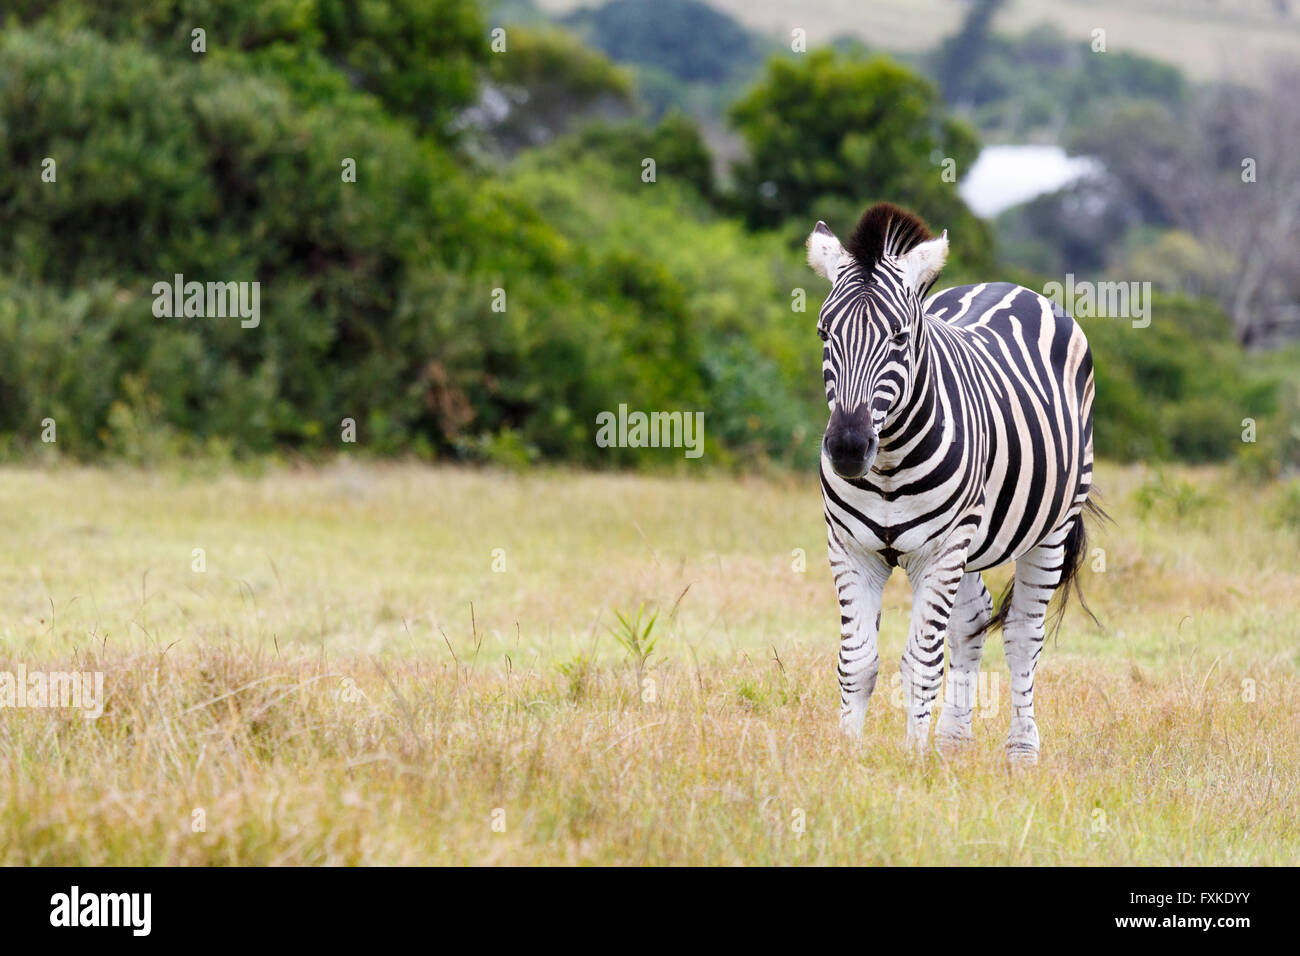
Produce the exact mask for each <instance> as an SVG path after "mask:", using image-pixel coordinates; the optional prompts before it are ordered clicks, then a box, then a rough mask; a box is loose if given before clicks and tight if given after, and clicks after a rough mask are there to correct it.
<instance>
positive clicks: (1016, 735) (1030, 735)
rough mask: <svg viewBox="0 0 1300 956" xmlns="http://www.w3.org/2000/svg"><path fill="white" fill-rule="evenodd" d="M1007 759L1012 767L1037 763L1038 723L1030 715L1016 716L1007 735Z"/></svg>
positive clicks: (1029, 765)
mask: <svg viewBox="0 0 1300 956" xmlns="http://www.w3.org/2000/svg"><path fill="white" fill-rule="evenodd" d="M1007 760H1008V762H1010V763H1011V765H1012V766H1013V767H1033V766H1036V765H1037V763H1038V725H1037V724H1035V723H1034V719H1033V718H1032V717H1016V718H1013V719H1012V721H1011V733H1009V734H1008V735H1007Z"/></svg>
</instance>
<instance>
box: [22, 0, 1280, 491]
mask: <svg viewBox="0 0 1300 956" xmlns="http://www.w3.org/2000/svg"><path fill="white" fill-rule="evenodd" d="M625 12H626V11H625ZM17 13H18V14H19V19H20V20H21V22H19V23H13V24H11V25H10V28H9V29H7V30H6V31H5V32H4V34H3V36H2V37H0V168H2V169H4V170H5V174H4V176H3V177H0V448H3V450H5V451H7V452H8V453H10V454H25V453H28V452H30V451H31V450H32V449H34V448H38V447H41V435H42V428H43V426H42V423H43V422H45V421H46V420H47V419H53V420H54V421H55V422H56V423H57V444H56V446H55V447H57V448H58V449H59V450H60V451H61V452H63V453H64V454H68V455H73V456H77V457H81V458H94V457H98V456H102V455H104V454H108V455H113V456H123V457H127V458H134V459H141V460H149V459H155V458H159V457H165V456H169V455H176V454H192V453H195V452H200V451H202V452H207V453H218V454H236V455H256V454H262V453H267V452H271V451H285V450H289V451H294V452H298V453H308V454H310V453H316V452H327V451H330V450H335V449H339V448H341V447H344V446H343V445H341V443H340V442H341V436H342V435H343V434H344V423H345V421H346V420H348V419H351V420H353V421H355V423H356V437H357V445H356V446H355V447H359V448H364V449H366V450H368V451H370V452H372V453H376V454H417V455H421V456H428V457H440V458H458V459H469V460H480V459H489V460H495V461H504V462H512V463H521V462H526V461H531V460H566V461H575V462H582V463H586V464H593V465H608V464H636V465H646V464H656V465H659V464H667V463H671V462H681V461H682V460H683V458H682V456H681V454H680V452H676V451H672V452H665V451H663V450H658V449H635V448H614V449H604V448H599V447H597V446H596V443H595V440H594V434H595V431H596V427H595V422H596V416H597V415H598V414H599V413H600V412H603V411H612V410H615V409H617V408H618V407H619V405H621V404H626V405H628V406H629V407H630V408H632V409H644V410H666V411H671V410H682V411H692V410H702V411H703V412H704V413H705V431H706V449H707V451H706V461H710V462H714V463H718V462H723V463H736V464H741V463H744V464H747V465H752V464H755V463H761V462H778V463H783V464H788V465H792V466H808V465H811V464H812V462H814V461H815V459H816V446H817V440H818V437H819V434H820V430H821V427H822V425H823V423H824V417H825V414H826V410H825V404H824V400H823V397H822V395H821V378H820V371H819V365H820V347H819V343H818V342H817V340H816V338H815V335H814V333H813V324H814V318H815V315H816V312H817V309H818V307H819V305H820V301H821V298H822V296H823V295H824V292H825V284H824V282H823V281H822V280H820V279H818V278H816V277H815V276H813V275H812V273H811V272H810V271H809V270H808V268H807V266H806V264H805V263H804V261H803V249H802V243H803V237H804V235H806V233H807V231H808V228H809V227H810V226H811V224H812V222H813V221H815V219H816V218H818V217H821V218H825V219H827V221H828V222H830V223H831V224H832V225H833V226H834V227H835V228H836V229H837V230H839V231H840V232H841V233H844V232H847V231H848V230H849V229H851V227H852V225H853V221H854V219H855V218H856V216H857V214H858V213H859V212H860V210H861V208H862V205H863V204H864V203H866V202H869V201H872V200H876V199H885V198H887V199H891V200H894V201H897V202H900V203H903V204H906V205H910V206H912V207H914V208H916V209H917V210H918V211H920V212H921V213H922V214H923V215H925V216H926V217H927V218H929V219H930V220H931V222H933V223H934V224H935V226H936V227H945V228H948V229H950V230H951V236H952V239H953V245H954V250H955V255H954V258H953V261H952V262H951V264H950V268H949V270H948V272H947V276H946V279H947V282H948V283H949V284H956V283H959V282H963V281H976V280H978V279H985V278H1009V277H1010V276H1008V274H1007V272H1006V270H1005V269H1001V268H999V267H998V266H997V264H996V263H995V262H994V261H993V255H994V248H993V244H992V237H991V233H990V232H989V230H988V228H987V226H986V225H985V224H983V223H982V222H980V221H979V220H977V219H975V218H974V217H973V216H972V215H971V214H970V212H969V210H967V209H966V207H965V205H964V204H963V203H962V202H961V200H960V199H959V198H958V196H957V194H956V190H955V184H954V183H952V182H949V181H946V179H945V177H943V176H942V175H941V173H942V167H943V160H944V159H945V158H951V159H953V160H954V161H955V163H956V168H957V170H958V171H959V173H960V172H961V171H964V169H965V168H966V167H967V166H968V165H969V164H970V163H971V162H972V161H973V159H974V157H975V155H976V153H977V151H978V146H979V144H978V141H977V139H976V137H975V134H974V133H973V131H972V129H971V128H970V127H968V126H966V125H965V124H964V123H962V122H960V121H957V120H955V119H953V118H952V116H951V115H950V114H948V113H947V112H946V111H945V109H944V107H943V104H942V102H941V101H940V100H939V98H938V94H937V93H936V91H935V88H934V87H933V86H932V84H930V83H929V82H928V81H927V80H925V79H924V78H922V77H921V76H919V75H918V74H916V73H915V72H913V71H911V70H909V69H908V68H906V67H903V66H901V65H899V64H897V63H895V62H892V61H890V60H888V59H885V58H883V57H874V58H872V57H865V56H861V55H857V54H853V53H842V54H836V53H832V52H830V51H813V52H812V53H809V54H808V55H806V56H801V57H790V56H782V57H778V58H776V59H774V60H772V61H771V62H770V63H769V64H768V65H767V67H766V72H765V74H764V75H763V77H762V79H761V80H760V81H759V82H758V84H757V85H755V86H754V87H753V88H752V89H751V90H750V92H749V93H748V94H747V95H746V96H745V97H744V98H743V99H742V100H741V101H740V102H739V103H738V105H737V106H736V108H735V113H734V119H735V126H736V130H737V131H738V132H739V133H740V135H741V136H742V137H743V138H744V140H745V142H746V143H747V145H748V147H749V151H750V156H749V159H748V160H747V161H746V162H744V163H742V164H741V165H740V167H739V169H738V170H737V173H736V180H735V185H734V187H733V186H730V185H728V183H727V181H726V179H725V177H724V178H723V179H721V180H720V179H719V178H718V177H716V175H715V173H716V169H717V163H716V161H715V157H714V155H713V153H712V152H711V150H710V149H709V147H708V146H707V145H706V140H705V138H704V137H703V136H702V135H701V132H700V130H699V129H698V128H697V126H696V124H695V122H694V121H693V120H691V119H689V118H687V117H686V116H684V115H683V114H681V113H678V112H669V113H668V114H667V115H665V116H664V117H663V118H662V119H661V120H659V121H658V122H655V123H651V122H647V121H645V120H644V119H641V120H628V119H627V118H626V117H624V118H622V119H620V118H619V117H620V116H622V115H623V114H624V113H625V112H626V110H627V109H630V108H635V103H634V93H633V90H632V85H631V83H630V82H629V80H628V77H627V75H626V74H624V73H623V72H622V71H621V70H620V69H618V68H616V67H614V66H613V65H611V63H610V62H609V61H608V60H607V59H605V58H604V57H603V56H602V55H601V54H599V53H597V52H596V51H594V50H590V49H588V48H585V47H582V46H580V45H579V44H578V41H576V40H574V39H573V38H572V37H570V36H568V35H565V34H559V33H556V32H554V30H551V29H538V28H532V29H519V28H514V27H511V28H510V29H509V31H508V32H509V37H510V39H509V43H510V44H511V46H510V49H513V50H514V51H515V58H514V59H512V60H506V59H494V56H495V55H494V54H492V53H490V52H489V50H488V41H487V38H488V25H487V22H486V21H484V20H482V19H480V15H479V12H478V11H477V9H476V8H475V6H474V5H473V4H471V3H468V2H461V0H436V2H434V3H416V2H415V0H385V2H374V3H368V4H365V5H362V6H361V7H356V6H355V5H351V4H344V3H341V2H340V3H334V2H330V0H316V2H308V0H303V2H289V0H273V2H270V3H267V4H262V5H258V6H255V7H248V6H247V5H244V4H237V3H227V2H224V0H193V2H189V3H186V2H179V0H176V2H168V0H157V2H153V3H149V4H125V3H118V2H116V0H108V2H104V3H97V4H89V3H86V4H83V3H80V2H72V0H69V2H65V3H56V4H52V5H49V4H20V5H19V7H18V8H17ZM193 23H209V24H211V25H210V26H209V27H207V28H206V29H207V51H206V52H204V53H195V52H194V51H192V49H191V45H190V44H191V37H190V27H189V25H190V24H193ZM510 55H511V54H509V53H507V54H503V55H502V56H504V57H509V56H510ZM493 90H495V91H496V92H498V93H500V94H501V96H502V97H503V98H504V100H505V102H507V103H508V104H512V105H510V106H509V108H508V111H507V113H506V114H505V118H504V119H501V118H500V117H498V121H492V122H487V121H484V122H471V121H470V119H469V118H470V117H473V116H474V115H476V114H480V116H481V115H482V114H484V113H485V111H489V108H490V107H491V106H492V104H491V103H490V102H488V100H487V99H486V96H487V93H488V92H489V91H493ZM610 102H615V103H617V104H619V109H617V110H613V111H603V110H602V108H601V104H608V103H610ZM557 103H563V104H564V106H563V108H562V109H557V108H556V104H557ZM521 114H523V115H521ZM593 116H594V117H597V119H596V120H595V121H593ZM566 130H567V132H566ZM471 131H472V132H471ZM494 142H495V144H496V145H497V146H499V147H501V148H500V149H497V150H493V149H492V148H490V147H491V146H492V144H493V143H494ZM516 151H518V152H517V155H514V154H515V153H516ZM503 155H514V158H513V159H511V160H510V161H509V162H504V161H503V160H502V159H500V157H501V156H503ZM47 160H54V163H55V168H56V169H57V175H56V176H55V177H53V179H52V180H50V179H49V178H47V177H46V176H45V175H44V174H45V173H46V171H47V163H46V161H47ZM647 160H653V175H647ZM349 163H354V164H355V176H351V177H349V175H347V171H348V165H349ZM1178 251H1179V250H1177V249H1175V250H1173V252H1175V253H1177V252H1178ZM177 274H181V275H183V276H184V277H185V278H186V279H188V280H196V281H200V282H209V281H220V282H226V281H235V282H241V281H247V282H253V281H256V282H258V283H260V289H261V300H260V310H261V319H260V322H259V324H258V325H257V326H256V327H255V328H244V327H242V326H241V323H240V321H239V319H238V318H233V317H231V318H214V317H207V318H199V317H191V318H174V317H173V318H168V317H159V316H158V315H156V314H155V312H154V308H153V307H154V292H153V288H154V285H155V283H158V282H160V281H161V282H169V281H171V280H172V278H173V276H175V275H177ZM1019 278H1020V279H1021V281H1023V282H1025V283H1026V284H1028V285H1032V286H1035V287H1039V288H1041V287H1042V279H1041V278H1038V277H1036V276H1034V275H1031V274H1025V275H1022V276H1020V277H1019ZM1153 314H1154V317H1153V322H1152V325H1151V327H1150V328H1147V329H1132V328H1131V327H1129V326H1128V325H1127V324H1126V323H1123V322H1118V321H1116V320H1090V321H1089V322H1088V323H1087V328H1088V331H1089V335H1090V337H1091V338H1092V341H1093V343H1094V350H1095V353H1096V365H1097V369H1098V404H1097V409H1098V426H1097V442H1098V450H1099V452H1100V453H1102V454H1105V455H1111V456H1119V457H1183V458H1188V459H1192V460H1206V459H1215V458H1225V457H1230V456H1231V455H1232V454H1233V453H1234V450H1235V449H1236V448H1237V447H1238V446H1239V444H1240V443H1239V442H1238V441H1237V439H1236V436H1237V433H1238V432H1239V431H1240V420H1241V419H1242V418H1243V417H1247V416H1252V415H1253V416H1267V415H1269V414H1270V413H1271V412H1272V410H1273V409H1274V406H1275V405H1277V400H1276V398H1275V395H1274V391H1273V387H1272V384H1271V379H1269V378H1268V377H1267V376H1266V375H1264V374H1263V373H1257V372H1255V371H1253V370H1252V369H1251V368H1249V367H1248V366H1247V363H1246V360H1245V359H1244V357H1243V353H1242V352H1241V351H1240V349H1239V348H1238V347H1237V346H1236V345H1235V344H1234V343H1233V341H1232V338H1231V334H1230V332H1229V331H1228V330H1227V326H1226V323H1225V322H1224V320H1223V319H1222V317H1221V315H1220V313H1219V312H1218V310H1217V309H1216V308H1215V307H1214V306H1212V305H1209V304H1207V303H1206V302H1204V301H1203V300H1200V299H1191V298H1176V299H1174V298H1171V299H1167V300H1161V301H1158V302H1157V304H1156V306H1155V308H1154V309H1153ZM1279 414H1280V413H1279ZM1275 432H1276V430H1275ZM1276 433H1279V434H1281V433H1280V432H1276ZM1273 454H1274V450H1273V448H1272V446H1270V450H1269V451H1268V452H1267V453H1266V454H1264V455H1257V456H1256V458H1257V463H1260V462H1262V465H1263V467H1264V470H1267V467H1268V463H1269V462H1270V461H1273V460H1275V459H1272V458H1269V457H1268V456H1269V455H1273Z"/></svg>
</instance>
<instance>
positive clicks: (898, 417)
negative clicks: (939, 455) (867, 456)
mask: <svg viewBox="0 0 1300 956" xmlns="http://www.w3.org/2000/svg"><path fill="white" fill-rule="evenodd" d="M929 321H930V320H929V318H928V317H925V318H922V320H921V325H920V328H919V329H918V333H917V340H916V357H915V360H914V362H913V365H912V382H911V388H910V389H909V390H908V392H907V394H905V395H904V396H903V397H902V399H900V401H899V402H898V403H897V404H896V405H895V406H894V408H893V409H891V410H890V413H889V416H888V417H887V418H886V419H885V421H884V424H883V426H882V427H881V429H880V453H879V454H880V458H881V459H882V464H884V463H890V462H892V461H893V459H895V458H897V457H898V456H899V455H900V453H902V452H903V451H904V450H906V451H907V453H908V454H909V455H916V454H918V453H919V454H921V455H923V456H925V455H929V454H932V453H933V452H935V451H936V450H938V448H939V447H940V446H941V445H942V443H943V432H944V421H943V414H942V402H941V399H940V395H939V388H940V386H941V383H942V380H943V375H942V371H941V369H940V368H939V367H938V363H937V357H938V356H937V354H936V352H935V348H934V345H933V342H932V340H931V334H930V331H929V329H928V328H927V327H926V326H927V324H928V322H929Z"/></svg>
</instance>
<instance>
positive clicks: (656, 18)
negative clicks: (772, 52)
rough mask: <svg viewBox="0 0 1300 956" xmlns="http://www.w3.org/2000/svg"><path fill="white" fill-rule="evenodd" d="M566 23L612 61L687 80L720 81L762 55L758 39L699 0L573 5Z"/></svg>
mask: <svg viewBox="0 0 1300 956" xmlns="http://www.w3.org/2000/svg"><path fill="white" fill-rule="evenodd" d="M565 22H566V23H567V24H569V25H572V26H574V27H575V28H577V29H578V30H579V31H580V32H582V33H583V35H584V36H585V37H586V38H587V40H588V41H589V42H590V43H591V44H592V45H593V46H595V47H596V48H597V49H600V50H603V51H605V53H607V54H609V56H611V57H613V58H614V59H615V60H618V61H619V62H622V63H636V64H640V65H643V66H652V67H655V68H656V69H659V70H664V71H666V72H668V73H670V74H672V75H673V76H675V77H677V78H678V79H680V80H684V81H685V82H687V83H699V82H704V83H723V82H725V81H726V80H728V79H731V78H732V77H733V76H735V75H736V74H737V73H740V72H745V71H747V70H748V69H749V68H750V65H751V64H752V63H754V62H755V61H756V60H758V59H759V58H760V57H761V55H762V48H763V43H762V41H761V40H760V39H759V38H757V37H756V36H755V35H754V34H752V33H750V32H749V31H748V30H746V29H745V28H744V27H743V26H742V25H741V24H740V23H738V22H737V21H736V20H734V19H732V18H731V17H729V16H727V15H726V14H725V13H721V12H719V11H717V10H715V9H713V8H712V7H711V6H709V5H708V4H707V3H702V2H700V0H655V2H654V3H646V2H645V0H610V2H608V3H605V4H603V5H601V6H599V7H597V8H595V9H580V10H576V11H574V12H573V13H572V14H570V15H569V16H568V17H566V18H565Z"/></svg>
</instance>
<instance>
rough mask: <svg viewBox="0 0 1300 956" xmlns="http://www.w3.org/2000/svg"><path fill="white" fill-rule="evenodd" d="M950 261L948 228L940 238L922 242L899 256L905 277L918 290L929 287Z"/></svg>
mask: <svg viewBox="0 0 1300 956" xmlns="http://www.w3.org/2000/svg"><path fill="white" fill-rule="evenodd" d="M947 261H948V230H947V229H945V230H944V231H943V235H942V236H940V237H939V238H938V239H930V240H928V241H926V242H922V243H920V244H919V245H917V246H916V247H915V248H913V249H912V251H911V252H908V253H905V254H903V255H902V256H900V257H899V262H900V263H901V264H902V266H903V278H904V280H906V282H907V284H908V285H910V286H911V287H912V288H913V289H915V290H916V291H917V292H920V291H922V290H923V289H925V288H927V287H928V286H929V285H930V283H932V282H934V280H935V279H937V278H938V277H939V272H940V271H941V270H942V269H943V264H944V263H945V262H947Z"/></svg>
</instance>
